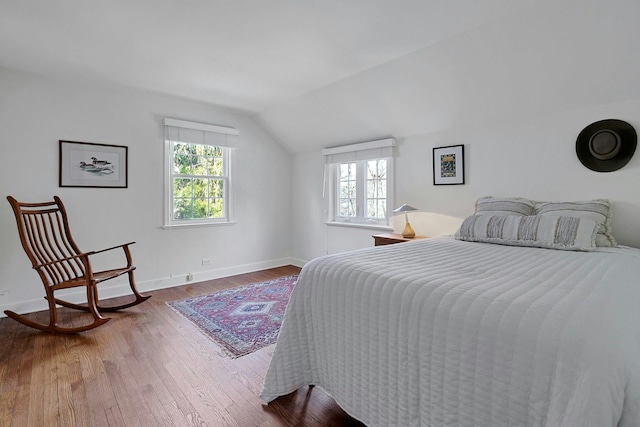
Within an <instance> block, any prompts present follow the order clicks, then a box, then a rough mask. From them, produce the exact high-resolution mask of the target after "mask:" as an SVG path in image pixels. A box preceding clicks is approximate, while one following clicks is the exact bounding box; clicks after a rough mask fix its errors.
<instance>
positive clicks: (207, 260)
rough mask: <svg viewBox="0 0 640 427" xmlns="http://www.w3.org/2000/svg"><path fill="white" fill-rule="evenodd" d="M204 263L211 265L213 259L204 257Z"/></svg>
mask: <svg viewBox="0 0 640 427" xmlns="http://www.w3.org/2000/svg"><path fill="white" fill-rule="evenodd" d="M202 265H211V260H210V259H203V260H202Z"/></svg>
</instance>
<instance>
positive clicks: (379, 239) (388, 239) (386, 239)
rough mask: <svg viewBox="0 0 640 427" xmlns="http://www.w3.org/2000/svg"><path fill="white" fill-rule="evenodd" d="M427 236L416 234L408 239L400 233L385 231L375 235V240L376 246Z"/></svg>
mask: <svg viewBox="0 0 640 427" xmlns="http://www.w3.org/2000/svg"><path fill="white" fill-rule="evenodd" d="M426 238H427V236H416V237H414V238H413V239H407V238H405V237H402V234H399V233H383V234H375V235H373V240H374V242H375V245H376V246H382V245H393V244H394V243H403V242H410V241H412V240H420V239H426Z"/></svg>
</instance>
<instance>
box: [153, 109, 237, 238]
mask: <svg viewBox="0 0 640 427" xmlns="http://www.w3.org/2000/svg"><path fill="white" fill-rule="evenodd" d="M164 125H165V138H164V139H165V207H164V225H163V228H173V227H184V226H203V225H224V224H232V223H234V221H233V203H232V201H233V197H232V195H233V180H232V179H231V157H232V154H231V153H232V151H233V150H232V147H231V146H230V144H228V143H227V142H224V143H216V144H212V143H207V142H206V138H205V137H204V133H205V132H211V133H213V134H222V135H239V132H238V130H237V129H233V128H228V127H223V126H216V125H208V124H204V123H195V122H187V121H184V120H176V119H164ZM169 128H172V130H173V132H171V136H170V135H169V133H170V131H169ZM181 129H186V130H188V131H189V132H191V133H192V134H193V133H194V131H195V134H196V135H197V133H198V132H203V138H202V141H194V140H193V139H192V138H191V139H189V140H185V141H181V140H180V137H179V135H180V130H181ZM176 135H178V136H176ZM224 141H226V138H224ZM175 143H188V144H196V145H208V146H212V147H219V148H220V149H221V151H222V163H223V172H222V176H213V175H204V176H201V175H190V174H187V175H181V174H176V173H175V171H174V156H173V155H174V145H175ZM182 176H184V177H188V178H194V179H197V178H204V179H222V180H223V207H224V215H223V217H221V218H186V219H174V217H173V212H174V202H175V200H174V191H173V185H174V179H176V178H180V177H182Z"/></svg>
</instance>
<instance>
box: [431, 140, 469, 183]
mask: <svg viewBox="0 0 640 427" xmlns="http://www.w3.org/2000/svg"><path fill="white" fill-rule="evenodd" d="M457 184H464V145H450V146H448V147H436V148H434V149H433V185H457Z"/></svg>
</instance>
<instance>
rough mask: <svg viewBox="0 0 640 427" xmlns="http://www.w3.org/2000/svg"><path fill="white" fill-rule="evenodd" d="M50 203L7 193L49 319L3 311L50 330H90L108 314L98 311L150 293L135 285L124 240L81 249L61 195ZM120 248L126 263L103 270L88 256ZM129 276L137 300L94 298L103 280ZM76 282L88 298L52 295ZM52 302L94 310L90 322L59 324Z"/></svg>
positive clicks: (134, 302) (73, 285) (129, 254)
mask: <svg viewBox="0 0 640 427" xmlns="http://www.w3.org/2000/svg"><path fill="white" fill-rule="evenodd" d="M53 199H54V201H53V202H44V203H21V202H18V201H17V200H16V199H14V198H13V197H11V196H8V197H7V200H9V203H10V204H11V207H12V208H13V212H14V214H15V216H16V221H17V223H18V233H19V235H20V242H21V243H22V247H23V248H24V251H25V252H26V253H27V256H28V257H29V259H30V260H31V263H32V265H33V268H34V269H35V270H36V271H37V272H38V274H39V275H40V279H42V283H43V285H44V288H45V291H46V296H45V299H47V301H48V302H49V324H48V325H46V324H41V323H38V322H34V321H32V320H30V319H28V318H27V317H25V316H21V315H19V314H17V313H14V312H13V311H9V310H6V311H5V314H6V315H7V316H9V317H10V318H12V319H14V320H16V321H18V322H20V323H22V324H24V325H27V326H30V327H32V328H36V329H40V330H42V331H45V332H52V333H76V332H82V331H86V330H89V329H93V328H95V327H97V326H100V325H102V324H103V323H105V322H107V321H109V320H111V318H105V317H102V315H101V314H100V311H115V310H120V309H123V308H127V307H131V306H134V305H136V304H140V303H141V302H143V301H146V300H147V299H148V298H150V297H149V296H143V295H141V294H140V293H139V292H138V290H137V289H136V285H135V281H134V278H133V270H135V269H136V267H135V266H134V265H132V261H131V252H130V251H129V245H131V244H133V243H135V242H131V243H125V244H124V245H119V246H114V247H112V248H108V249H103V250H100V251H92V252H82V251H80V249H78V246H77V245H76V243H75V242H74V241H73V238H72V237H71V232H70V230H69V222H68V220H67V213H66V211H65V208H64V205H63V204H62V201H61V200H60V198H59V197H57V196H55V197H54V198H53ZM118 248H122V249H123V251H124V256H125V257H126V261H127V265H126V266H125V267H121V268H115V269H112V270H105V271H93V269H92V267H91V262H90V260H89V257H90V256H92V255H95V254H98V253H101V252H106V251H110V250H113V249H118ZM125 273H126V274H128V275H129V285H130V286H131V290H132V291H133V294H134V296H135V300H134V301H132V302H129V303H126V304H122V305H115V306H108V307H105V306H102V305H100V304H99V299H98V284H99V283H101V282H104V281H105V280H109V279H113V278H115V277H118V276H121V275H123V274H125ZM79 286H85V287H86V288H87V303H86V305H84V304H82V305H79V304H73V303H71V302H68V301H64V300H61V299H58V298H55V297H54V295H53V293H54V292H55V291H57V290H59V289H68V288H74V287H79ZM56 304H59V305H62V306H64V307H69V308H73V309H77V310H83V311H88V312H89V313H91V314H92V315H93V323H90V324H88V325H85V326H78V327H61V326H58V319H57V313H56Z"/></svg>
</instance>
